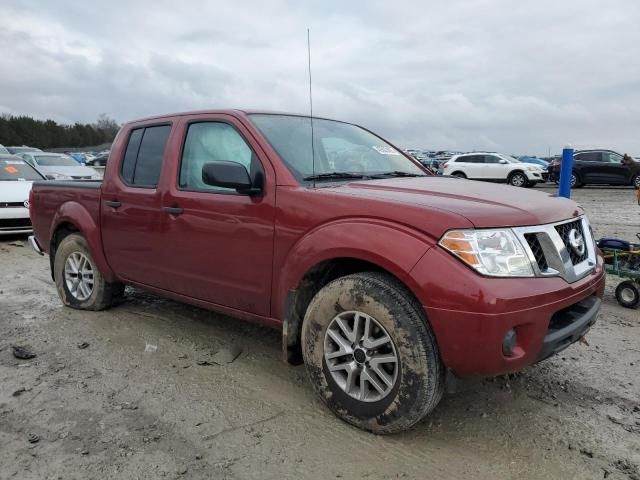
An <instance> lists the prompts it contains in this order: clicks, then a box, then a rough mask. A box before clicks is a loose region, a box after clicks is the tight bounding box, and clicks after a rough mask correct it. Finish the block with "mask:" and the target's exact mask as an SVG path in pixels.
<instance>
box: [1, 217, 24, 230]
mask: <svg viewBox="0 0 640 480" xmlns="http://www.w3.org/2000/svg"><path fill="white" fill-rule="evenodd" d="M22 228H31V220H30V219H29V218H4V219H0V230H17V229H22Z"/></svg>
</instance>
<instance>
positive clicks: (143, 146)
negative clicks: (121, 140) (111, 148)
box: [121, 125, 171, 187]
mask: <svg viewBox="0 0 640 480" xmlns="http://www.w3.org/2000/svg"><path fill="white" fill-rule="evenodd" d="M170 131H171V126H170V125H160V126H157V127H146V128H138V129H136V130H133V131H132V132H131V135H130V136H129V143H128V144H127V149H126V151H125V154H124V159H123V161H122V167H121V175H122V179H123V180H124V181H125V182H126V183H128V184H129V185H134V186H141V187H155V186H157V185H158V178H160V169H161V168H162V157H163V156H164V149H165V147H166V145H167V139H168V138H169V132H170Z"/></svg>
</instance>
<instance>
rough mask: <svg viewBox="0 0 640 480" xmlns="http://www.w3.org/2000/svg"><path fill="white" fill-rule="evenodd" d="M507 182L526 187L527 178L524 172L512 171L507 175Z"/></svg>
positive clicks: (514, 185)
mask: <svg viewBox="0 0 640 480" xmlns="http://www.w3.org/2000/svg"><path fill="white" fill-rule="evenodd" d="M507 183H508V184H509V185H511V186H513V187H526V186H527V184H528V183H529V179H528V178H527V176H526V175H525V174H524V172H513V173H512V174H511V175H509V178H508V179H507Z"/></svg>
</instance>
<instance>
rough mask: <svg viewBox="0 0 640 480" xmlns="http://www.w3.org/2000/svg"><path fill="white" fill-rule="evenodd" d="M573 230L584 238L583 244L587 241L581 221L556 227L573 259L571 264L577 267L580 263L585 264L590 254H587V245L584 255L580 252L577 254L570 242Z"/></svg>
mask: <svg viewBox="0 0 640 480" xmlns="http://www.w3.org/2000/svg"><path fill="white" fill-rule="evenodd" d="M571 230H576V231H577V232H578V234H579V235H580V236H581V237H582V241H583V242H584V241H585V240H584V238H585V236H584V232H583V231H582V222H581V221H580V220H575V221H573V222H569V223H563V224H561V225H556V231H557V232H558V235H560V238H561V239H562V243H564V246H565V247H567V252H568V253H569V257H570V258H571V263H573V264H574V265H577V264H579V263H582V262H584V261H585V260H586V259H587V257H588V256H589V254H588V252H587V246H586V245H585V249H584V253H583V254H582V255H580V254H579V253H578V252H576V251H575V250H574V249H573V247H572V246H571V243H570V242H569V233H570V232H571Z"/></svg>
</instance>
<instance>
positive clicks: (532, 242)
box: [524, 233, 549, 272]
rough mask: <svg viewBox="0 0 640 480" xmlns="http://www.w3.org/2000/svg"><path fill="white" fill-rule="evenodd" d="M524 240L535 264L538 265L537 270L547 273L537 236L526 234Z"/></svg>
mask: <svg viewBox="0 0 640 480" xmlns="http://www.w3.org/2000/svg"><path fill="white" fill-rule="evenodd" d="M524 238H525V239H526V240H527V243H528V244H529V248H530V249H531V253H533V256H534V257H535V258H536V263H537V264H538V268H539V269H540V271H541V272H545V271H547V270H548V269H549V265H547V259H546V257H545V256H544V251H543V250H542V245H540V241H539V240H538V235H537V234H535V233H527V234H525V236H524Z"/></svg>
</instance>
